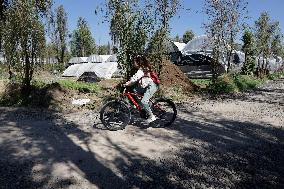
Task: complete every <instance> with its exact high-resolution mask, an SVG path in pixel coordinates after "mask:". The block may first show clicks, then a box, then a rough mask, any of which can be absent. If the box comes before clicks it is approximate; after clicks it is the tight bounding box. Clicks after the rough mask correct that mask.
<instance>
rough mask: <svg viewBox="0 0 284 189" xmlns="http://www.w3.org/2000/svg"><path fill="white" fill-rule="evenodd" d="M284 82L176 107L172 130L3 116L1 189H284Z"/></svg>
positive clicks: (77, 117) (53, 116)
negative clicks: (116, 128)
mask: <svg viewBox="0 0 284 189" xmlns="http://www.w3.org/2000/svg"><path fill="white" fill-rule="evenodd" d="M283 125H284V79H279V80H277V81H274V82H271V83H268V84H266V85H264V86H263V87H262V88H260V89H258V90H256V91H255V92H251V93H246V94H244V95H238V96H234V97H231V98H228V97H227V98H224V99H218V100H207V99H199V100H196V101H195V102H193V103H190V104H183V105H179V118H178V120H177V121H176V123H175V125H174V126H173V127H172V128H168V129H163V128H146V127H142V128H141V127H138V126H133V125H132V126H128V127H127V128H126V129H125V130H122V131H117V132H111V131H107V130H104V129H103V127H102V125H101V124H100V123H99V121H98V119H97V114H96V113H94V112H90V111H85V112H77V113H72V114H65V115H62V114H60V113H56V112H40V111H39V110H28V109H21V108H0V175H1V177H0V188H13V189H15V188H147V189H148V188H284V177H283V175H284V128H283Z"/></svg>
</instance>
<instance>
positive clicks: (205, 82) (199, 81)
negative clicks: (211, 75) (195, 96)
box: [190, 79, 211, 88]
mask: <svg viewBox="0 0 284 189" xmlns="http://www.w3.org/2000/svg"><path fill="white" fill-rule="evenodd" d="M190 81H192V82H193V83H194V84H195V85H197V86H199V87H201V88H206V87H208V86H209V85H210V84H211V79H190Z"/></svg>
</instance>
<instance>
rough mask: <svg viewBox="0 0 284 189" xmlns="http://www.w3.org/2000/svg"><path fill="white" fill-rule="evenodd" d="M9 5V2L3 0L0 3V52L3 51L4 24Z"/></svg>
mask: <svg viewBox="0 0 284 189" xmlns="http://www.w3.org/2000/svg"><path fill="white" fill-rule="evenodd" d="M8 5H9V1H8V0H1V3H0V51H2V44H3V31H4V29H5V28H4V22H5V11H6V10H7V8H8Z"/></svg>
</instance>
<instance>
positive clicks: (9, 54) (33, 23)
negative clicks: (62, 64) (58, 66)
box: [1, 0, 52, 94]
mask: <svg viewBox="0 0 284 189" xmlns="http://www.w3.org/2000/svg"><path fill="white" fill-rule="evenodd" d="M51 3H52V2H51V0H38V1H30V0H11V1H10V4H9V6H8V7H7V10H6V11H5V18H6V19H5V21H4V23H3V24H1V27H3V28H4V31H3V36H4V38H3V39H4V51H5V55H6V59H7V62H8V64H9V65H10V66H11V67H12V68H13V69H14V70H16V71H17V72H18V73H19V76H21V78H22V84H23V89H25V90H23V91H24V92H27V94H28V93H29V89H30V82H31V80H32V77H33V73H34V67H35V65H37V64H39V63H40V62H41V61H40V60H42V59H43V55H44V48H45V27H44V24H43V20H44V18H46V15H47V13H48V11H49V9H50V6H51Z"/></svg>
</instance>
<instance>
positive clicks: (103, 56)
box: [99, 55, 111, 62]
mask: <svg viewBox="0 0 284 189" xmlns="http://www.w3.org/2000/svg"><path fill="white" fill-rule="evenodd" d="M99 56H100V57H101V58H102V59H103V62H107V59H108V58H109V57H111V55H99Z"/></svg>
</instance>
